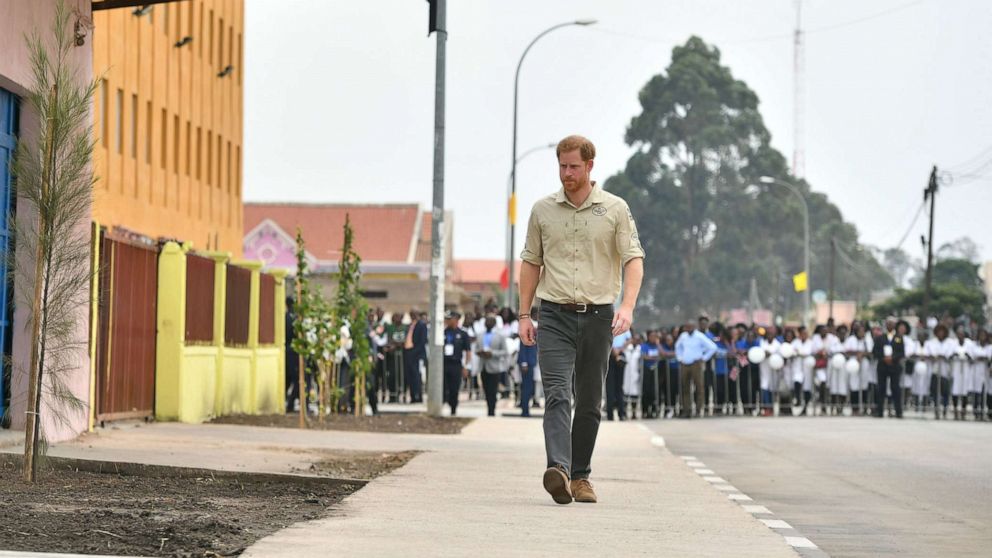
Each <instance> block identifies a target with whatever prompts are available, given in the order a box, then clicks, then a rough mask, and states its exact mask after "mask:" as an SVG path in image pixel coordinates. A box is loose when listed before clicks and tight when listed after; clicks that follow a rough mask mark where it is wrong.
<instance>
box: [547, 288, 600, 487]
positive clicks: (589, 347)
mask: <svg viewBox="0 0 992 558" xmlns="http://www.w3.org/2000/svg"><path fill="white" fill-rule="evenodd" d="M612 321H613V309H612V308H610V309H595V310H594V309H590V310H589V311H588V312H584V313H576V312H568V311H564V310H561V309H560V308H559V307H558V305H554V304H548V303H544V304H542V305H541V320H540V323H539V325H538V332H537V338H538V343H539V344H540V346H541V350H540V352H539V353H538V359H539V362H540V364H541V380H542V381H543V383H544V397H545V406H544V446H545V449H546V452H547V458H548V461H547V463H548V467H553V466H555V465H561V466H562V467H564V468H565V470H567V471H571V478H573V479H583V478H588V477H589V474H590V472H591V471H592V466H591V463H592V452H593V449H594V448H595V446H596V436H597V434H598V433H599V421H600V420H601V419H602V409H603V378H604V376H605V375H606V368H607V366H608V361H609V358H610V350H611V346H612V344H613V332H612ZM573 387H574V394H575V415H574V418H573V417H572V408H571V407H572V405H571V402H572V394H573Z"/></svg>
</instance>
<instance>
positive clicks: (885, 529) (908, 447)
mask: <svg viewBox="0 0 992 558" xmlns="http://www.w3.org/2000/svg"><path fill="white" fill-rule="evenodd" d="M647 424H648V425H649V426H650V427H651V428H652V429H653V430H655V431H657V432H658V433H659V434H661V435H662V436H663V437H664V438H665V440H666V442H667V445H668V447H669V449H671V451H672V452H673V453H675V454H676V455H686V454H688V455H693V456H695V457H696V458H697V459H698V460H700V461H702V462H704V463H705V465H706V467H707V468H709V469H712V470H713V471H714V474H716V475H719V476H721V477H723V478H725V479H727V481H728V482H730V483H731V484H733V485H734V486H736V487H737V488H738V489H740V490H741V491H742V492H744V493H745V494H747V495H749V496H751V497H752V498H753V499H754V500H755V503H756V504H761V505H764V506H766V507H768V508H769V509H770V510H771V511H772V512H774V513H775V514H776V516H777V517H779V518H781V519H783V520H785V521H787V522H788V523H790V524H791V525H792V526H793V527H795V528H796V529H797V530H799V531H800V532H801V533H802V534H803V535H805V536H806V537H808V538H809V539H810V540H812V541H813V542H814V543H816V544H817V545H818V546H819V547H820V548H821V549H822V550H823V551H825V552H826V553H828V554H830V555H831V556H883V555H889V556H891V555H900V556H990V555H992V528H990V526H992V424H989V423H972V422H965V423H961V422H957V423H956V422H952V421H941V422H937V421H922V420H903V421H897V420H895V419H881V420H879V419H871V418H854V417H815V418H810V417H802V418H800V417H795V418H792V417H776V418H736V417H735V418H710V419H704V420H692V421H679V420H664V421H650V422H649V423H647Z"/></svg>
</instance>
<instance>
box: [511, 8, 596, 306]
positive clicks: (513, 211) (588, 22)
mask: <svg viewBox="0 0 992 558" xmlns="http://www.w3.org/2000/svg"><path fill="white" fill-rule="evenodd" d="M594 23H596V20H595V19H577V20H575V21H567V22H565V23H559V24H558V25H552V26H551V27H548V28H547V29H545V30H544V31H542V32H541V33H540V34H538V36H536V37H534V39H533V40H532V41H531V42H530V44H528V45H527V48H525V49H524V53H523V54H521V55H520V60H519V61H518V62H517V72H516V74H514V76H513V160H512V161H513V162H512V164H513V167H512V169H511V170H510V198H509V199H508V200H507V216H506V217H507V220H508V221H509V222H510V241H509V243H508V244H509V246H508V247H507V258H506V267H507V277H508V278H509V282H508V286H507V292H506V305H507V306H508V307H509V308H511V309H512V308H513V275H514V273H513V271H514V270H513V241H514V236H515V233H516V225H517V97H518V92H519V85H520V67H521V66H522V65H523V63H524V58H526V57H527V53H528V52H530V49H531V47H533V46H534V43H536V42H537V41H538V40H540V39H541V37H543V36H545V35H547V34H548V33H550V32H552V31H554V30H555V29H561V28H562V27H569V26H571V25H582V26H586V25H593V24H594Z"/></svg>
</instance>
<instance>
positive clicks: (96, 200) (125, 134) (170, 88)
mask: <svg viewBox="0 0 992 558" xmlns="http://www.w3.org/2000/svg"><path fill="white" fill-rule="evenodd" d="M243 33H244V0H181V1H176V2H168V3H160V4H154V5H150V6H146V7H142V6H137V7H134V8H127V9H113V10H101V11H94V12H93V72H94V75H96V76H101V75H102V78H101V79H100V83H99V89H98V90H97V92H96V101H95V105H96V106H95V107H94V133H95V136H96V141H97V146H96V150H95V170H96V175H97V184H96V187H95V188H94V193H93V219H94V220H95V221H98V222H99V223H100V224H101V225H104V226H107V227H108V228H113V227H114V226H119V227H123V228H126V229H130V230H132V231H134V232H137V233H141V234H144V235H147V236H150V237H168V238H175V239H180V240H184V241H191V242H193V245H194V246H195V247H196V248H198V249H216V250H223V251H229V252H231V253H233V254H234V255H235V257H240V255H241V245H242V237H243V230H244V229H243V227H242V220H243V215H242V213H243V212H242V202H241V199H242V198H241V185H242V180H241V178H242V177H241V168H242V165H241V157H242V149H241V145H242V114H243V98H244V96H243V92H242V84H243V80H242V75H243V69H244V51H243Z"/></svg>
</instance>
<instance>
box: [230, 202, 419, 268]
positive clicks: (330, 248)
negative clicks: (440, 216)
mask: <svg viewBox="0 0 992 558" xmlns="http://www.w3.org/2000/svg"><path fill="white" fill-rule="evenodd" d="M244 212H245V213H244V215H245V217H244V224H245V227H244V230H245V234H247V233H248V232H250V231H251V230H252V229H254V228H255V227H256V226H258V224H259V223H261V222H262V221H263V220H265V219H271V220H272V221H274V222H275V223H276V224H277V225H279V227H280V228H281V229H283V231H285V232H286V233H287V234H289V235H290V236H293V237H295V236H296V227H297V226H299V227H301V228H302V230H303V238H304V239H305V241H306V244H307V251H308V252H310V254H311V255H312V256H313V257H315V258H317V259H318V260H331V261H337V260H338V258H339V256H340V251H341V245H342V244H343V243H344V220H345V215H346V214H347V215H349V216H350V217H351V226H352V229H353V230H354V232H355V235H354V246H355V251H356V252H358V254H359V255H360V256H361V258H362V261H366V262H406V261H407V258H408V257H409V255H410V247H411V243H412V242H416V241H417V240H419V239H414V237H413V234H414V229H415V225H416V224H417V219H418V218H422V217H421V216H420V208H419V207H418V206H417V204H308V203H245V204H244ZM427 217H428V218H429V217H430V214H427ZM417 244H418V248H419V242H417ZM427 247H428V252H427V256H428V258H427V259H428V261H429V260H430V226H429V225H428V227H427Z"/></svg>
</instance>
